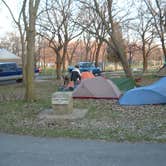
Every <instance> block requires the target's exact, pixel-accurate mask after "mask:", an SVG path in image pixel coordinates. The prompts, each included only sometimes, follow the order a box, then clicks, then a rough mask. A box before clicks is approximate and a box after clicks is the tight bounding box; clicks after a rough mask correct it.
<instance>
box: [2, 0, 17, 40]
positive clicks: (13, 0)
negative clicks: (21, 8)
mask: <svg viewBox="0 0 166 166" xmlns="http://www.w3.org/2000/svg"><path fill="white" fill-rule="evenodd" d="M5 1H6V2H7V4H8V5H9V6H10V8H11V9H12V12H13V13H14V14H15V15H16V13H17V8H18V7H17V3H18V0H5ZM0 21H1V23H0V37H4V36H5V34H6V33H7V32H13V31H16V28H15V27H16V26H15V24H14V22H13V20H12V18H11V15H10V13H9V11H8V10H7V8H6V6H5V5H4V4H3V3H2V2H0Z"/></svg>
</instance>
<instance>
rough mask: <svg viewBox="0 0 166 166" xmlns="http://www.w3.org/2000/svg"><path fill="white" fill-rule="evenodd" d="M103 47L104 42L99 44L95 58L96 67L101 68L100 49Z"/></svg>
mask: <svg viewBox="0 0 166 166" xmlns="http://www.w3.org/2000/svg"><path fill="white" fill-rule="evenodd" d="M101 46H102V42H100V43H98V46H97V50H96V56H95V66H96V67H98V66H99V54H100V49H101Z"/></svg>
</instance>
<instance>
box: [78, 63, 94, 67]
mask: <svg viewBox="0 0 166 166" xmlns="http://www.w3.org/2000/svg"><path fill="white" fill-rule="evenodd" d="M92 66H93V64H92V63H80V64H79V67H83V68H84V67H87V68H89V67H92Z"/></svg>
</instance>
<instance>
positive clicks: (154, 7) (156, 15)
mask: <svg viewBox="0 0 166 166" xmlns="http://www.w3.org/2000/svg"><path fill="white" fill-rule="evenodd" d="M144 2H145V4H146V6H147V8H148V10H149V12H150V14H151V16H152V18H153V26H154V27H155V29H156V32H157V35H158V37H159V39H160V42H161V45H162V50H163V54H164V58H165V63H166V38H165V37H166V36H165V23H166V20H165V18H166V16H165V15H166V14H165V13H166V12H165V11H166V2H165V0H153V1H150V0H144Z"/></svg>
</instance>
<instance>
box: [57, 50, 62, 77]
mask: <svg viewBox="0 0 166 166" xmlns="http://www.w3.org/2000/svg"><path fill="white" fill-rule="evenodd" d="M56 57H57V60H56V78H57V80H60V78H61V55H60V54H59V53H57V56H56Z"/></svg>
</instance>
